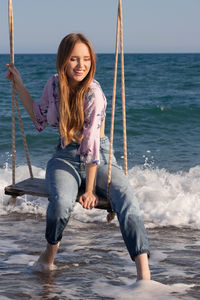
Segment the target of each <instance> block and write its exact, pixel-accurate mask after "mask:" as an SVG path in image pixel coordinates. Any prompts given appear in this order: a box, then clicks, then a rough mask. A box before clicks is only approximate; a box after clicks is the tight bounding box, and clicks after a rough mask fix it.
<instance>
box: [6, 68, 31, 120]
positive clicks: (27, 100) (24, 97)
mask: <svg viewBox="0 0 200 300" xmlns="http://www.w3.org/2000/svg"><path fill="white" fill-rule="evenodd" d="M7 67H8V72H7V74H6V77H7V79H8V80H9V81H10V82H12V83H13V84H14V88H15V90H16V92H17V94H18V95H19V98H20V100H21V102H22V104H23V105H24V108H25V109H26V111H27V113H28V114H29V115H30V117H31V119H32V120H33V122H35V121H36V120H35V116H34V113H33V98H32V97H31V95H30V94H29V92H28V90H27V89H26V87H25V86H24V84H23V81H22V79H21V77H20V74H19V72H18V70H17V69H16V67H15V66H13V65H9V64H7Z"/></svg>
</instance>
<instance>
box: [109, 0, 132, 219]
mask: <svg viewBox="0 0 200 300" xmlns="http://www.w3.org/2000/svg"><path fill="white" fill-rule="evenodd" d="M119 36H120V52H121V87H122V119H123V142H124V173H125V175H127V174H128V172H127V139H126V109H125V108H126V105H125V78H124V49H123V22H122V1H121V0H119V2H118V15H117V30H116V46H115V71H114V80H113V96H112V113H111V127H110V149H109V162H108V182H107V199H108V200H110V183H111V169H112V153H113V136H114V119H115V99H116V86H117V66H118V54H119ZM113 218H114V213H113V212H110V213H109V214H108V217H107V219H108V222H110V221H111V220H112V219H113Z"/></svg>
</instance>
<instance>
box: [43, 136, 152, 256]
mask: <svg viewBox="0 0 200 300" xmlns="http://www.w3.org/2000/svg"><path fill="white" fill-rule="evenodd" d="M78 148H79V144H78V143H70V144H69V145H68V146H66V147H65V148H64V149H62V148H60V147H59V146H58V147H57V151H56V152H55V154H54V155H53V157H52V158H51V159H50V160H49V162H48V164H47V170H46V184H47V189H48V192H49V195H50V196H49V205H48V208H47V224H46V239H47V241H48V243H50V244H52V245H55V244H57V243H58V242H59V241H60V240H61V239H62V233H63V230H64V228H65V226H66V225H67V223H68V220H69V218H70V214H71V212H72V210H73V207H74V205H75V201H76V197H77V194H78V189H79V187H80V185H81V184H82V183H84V182H85V180H86V173H85V163H84V162H83V161H81V160H80V156H79V155H77V150H78ZM108 159H109V139H108V138H107V137H104V138H101V143H100V161H101V163H100V165H99V166H98V170H97V180H96V193H97V194H98V195H101V196H102V197H106V193H107V192H106V191H107V174H108ZM110 202H111V207H112V209H113V211H115V212H116V214H117V217H118V221H119V224H120V229H121V233H122V236H123V239H124V242H125V244H126V246H127V249H128V251H129V254H130V256H131V258H132V259H133V260H134V258H135V257H136V256H137V255H139V254H142V253H147V254H148V255H149V249H148V241H147V236H146V231H145V228H144V223H143V219H142V216H141V213H140V209H139V204H138V201H137V199H136V197H135V195H134V193H133V189H132V187H131V186H130V184H129V180H128V178H127V176H125V174H124V172H123V170H121V168H120V167H119V166H118V165H117V162H116V159H115V157H114V155H113V158H112V181H111V184H110Z"/></svg>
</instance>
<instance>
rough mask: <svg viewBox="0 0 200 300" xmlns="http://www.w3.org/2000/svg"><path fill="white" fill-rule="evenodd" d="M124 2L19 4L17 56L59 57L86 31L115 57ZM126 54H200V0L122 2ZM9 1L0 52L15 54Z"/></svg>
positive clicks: (0, 21) (1, 3)
mask: <svg viewBox="0 0 200 300" xmlns="http://www.w3.org/2000/svg"><path fill="white" fill-rule="evenodd" d="M117 7H118V0H99V1H97V0H56V1H55V0H13V15H14V47H15V53H56V52H57V48H58V45H59V43H60V41H61V39H62V38H63V37H64V36H65V35H67V34H68V33H71V32H81V33H84V34H85V35H86V36H87V37H88V38H89V39H90V41H91V42H92V44H93V46H94V49H95V51H96V52H97V53H114V52H115V39H116V22H117V21H116V20H117ZM122 10H123V30H124V33H123V36H124V52H126V53H191V52H192V53H199V52H200V17H199V16H200V0H122ZM9 51H10V50H9V35H8V0H0V53H1V54H3V53H9Z"/></svg>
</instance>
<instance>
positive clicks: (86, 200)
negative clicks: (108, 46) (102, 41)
mask: <svg viewBox="0 0 200 300" xmlns="http://www.w3.org/2000/svg"><path fill="white" fill-rule="evenodd" d="M7 66H8V73H7V75H6V76H7V78H8V80H10V81H11V82H13V83H14V87H15V89H16V91H17V93H18V95H19V97H20V99H21V102H22V103H23V105H24V107H25V109H26V110H27V112H28V114H29V115H30V117H31V119H32V120H33V122H34V124H35V127H36V129H37V130H39V131H42V130H43V129H44V128H45V127H46V126H47V125H51V126H52V127H55V128H56V129H57V130H58V131H59V134H60V140H59V144H58V146H57V150H56V152H55V153H54V154H53V157H52V158H51V159H50V161H49V162H48V164H47V169H46V184H47V189H48V193H49V205H48V208H47V216H46V240H47V247H46V250H45V251H44V252H43V253H42V254H41V255H40V257H39V260H38V263H39V264H40V265H41V266H42V267H43V268H46V269H48V270H51V269H53V267H54V259H55V256H56V253H57V250H58V247H59V244H60V241H61V239H62V233H63V230H64V228H65V226H66V225H67V222H68V220H69V217H70V214H71V212H72V210H73V207H74V204H75V201H76V197H77V193H78V189H79V187H80V185H81V183H85V193H84V194H83V195H82V196H81V197H80V200H79V202H80V204H81V205H82V206H83V207H84V208H86V209H92V208H93V207H95V205H96V203H97V201H98V198H97V196H96V194H95V192H97V193H99V194H101V195H102V196H104V197H106V188H107V173H108V156H109V140H108V138H107V137H106V136H105V135H104V127H105V111H106V104H107V103H106V98H105V96H104V94H103V91H102V89H101V87H100V85H99V83H98V82H97V81H96V80H95V79H94V74H95V66H96V61H95V54H94V51H93V49H92V46H91V44H90V42H89V41H88V39H87V38H86V37H85V36H84V35H82V34H74V33H73V34H69V35H67V36H66V37H64V38H63V40H62V41H61V43H60V46H59V48H58V53H57V72H58V74H56V75H53V76H51V77H50V79H49V80H48V82H47V84H46V86H45V88H44V91H43V94H42V97H41V99H40V104H38V103H37V102H35V101H34V100H33V98H32V97H31V95H30V94H29V92H28V91H27V89H26V88H25V86H24V85H23V82H22V80H21V77H20V74H19V72H18V70H17V69H16V68H15V67H14V66H12V65H7ZM110 201H111V206H112V209H113V210H114V211H115V212H116V214H117V217H118V220H119V224H120V229H121V232H122V236H123V239H124V241H125V244H126V246H127V249H128V251H129V254H130V256H131V259H132V260H133V261H135V263H136V268H137V279H138V280H140V279H150V270H149V266H148V255H149V250H148V241H147V237H146V232H145V228H144V224H143V220H142V217H141V214H140V210H139V205H138V202H137V199H136V198H135V196H134V194H133V191H132V188H131V187H130V185H129V182H128V179H127V177H126V176H125V175H124V173H123V171H122V170H121V169H120V168H119V167H118V165H117V163H116V159H115V157H114V156H113V158H112V182H111V185H110Z"/></svg>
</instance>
